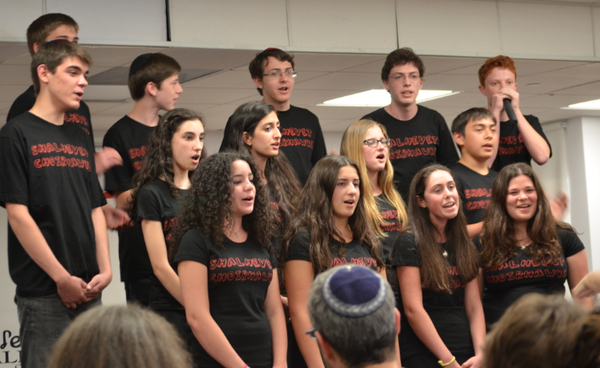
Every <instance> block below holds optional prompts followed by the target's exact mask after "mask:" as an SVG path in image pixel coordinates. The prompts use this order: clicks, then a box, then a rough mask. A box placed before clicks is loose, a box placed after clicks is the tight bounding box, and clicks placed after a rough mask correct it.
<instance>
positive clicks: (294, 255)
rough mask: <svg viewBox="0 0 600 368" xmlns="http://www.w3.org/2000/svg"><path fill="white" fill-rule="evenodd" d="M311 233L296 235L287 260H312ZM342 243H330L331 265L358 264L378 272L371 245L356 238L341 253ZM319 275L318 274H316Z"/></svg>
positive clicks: (303, 232)
mask: <svg viewBox="0 0 600 368" xmlns="http://www.w3.org/2000/svg"><path fill="white" fill-rule="evenodd" d="M309 246H310V235H309V234H308V232H307V231H302V232H299V233H298V234H296V236H295V237H294V238H293V239H292V241H291V242H290V246H289V248H288V254H287V255H286V257H287V258H286V260H287V261H306V262H311V259H310V252H309ZM341 246H342V243H340V242H339V241H332V242H331V244H329V251H330V253H331V258H332V261H333V262H332V265H331V267H335V266H340V265H348V264H358V265H361V266H365V267H369V268H370V269H372V270H373V271H375V272H378V269H377V261H376V260H375V258H373V257H372V256H371V251H370V250H369V246H368V245H367V244H364V243H362V242H360V241H358V240H356V239H354V240H352V241H351V242H349V243H346V247H345V248H344V251H343V253H342V254H341V255H340V254H339V253H340V247H341ZM315 277H317V275H315Z"/></svg>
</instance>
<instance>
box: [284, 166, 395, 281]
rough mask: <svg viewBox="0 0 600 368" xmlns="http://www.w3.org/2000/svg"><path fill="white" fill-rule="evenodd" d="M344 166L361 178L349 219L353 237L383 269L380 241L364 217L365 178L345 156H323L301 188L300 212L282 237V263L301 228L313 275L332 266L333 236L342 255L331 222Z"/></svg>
mask: <svg viewBox="0 0 600 368" xmlns="http://www.w3.org/2000/svg"><path fill="white" fill-rule="evenodd" d="M344 166H352V167H354V168H355V169H356V172H357V173H358V176H359V179H360V183H359V193H360V195H359V197H358V203H357V205H356V209H355V211H354V214H352V216H350V218H349V219H348V224H349V225H350V229H352V237H353V238H354V239H356V240H359V241H360V242H363V243H365V244H367V245H368V246H369V248H370V249H371V256H372V257H373V259H375V260H376V261H377V266H378V268H380V269H383V267H384V265H383V261H382V260H381V256H380V255H379V248H380V247H381V244H380V242H379V239H378V238H377V236H376V235H375V234H376V233H375V229H373V225H372V223H371V221H369V219H368V218H367V213H366V209H365V204H364V199H363V195H362V193H363V190H364V180H363V178H362V177H361V176H360V171H359V169H358V166H357V165H356V163H355V162H354V161H352V160H351V159H349V158H348V157H346V156H325V157H323V158H322V159H321V160H319V161H318V162H317V164H316V165H315V166H314V167H313V169H312V171H311V172H310V176H309V177H308V181H307V182H306V186H305V187H304V189H303V190H302V199H301V202H300V211H299V214H298V215H297V216H296V218H294V219H293V221H292V224H291V226H290V229H289V230H288V231H287V232H286V234H285V235H284V237H283V241H282V250H281V262H282V263H284V262H285V260H286V257H287V254H288V251H289V247H290V242H291V241H292V239H293V238H294V237H295V236H296V235H297V234H298V233H300V232H302V231H307V232H308V234H309V238H310V245H309V253H310V259H311V262H312V265H313V268H314V272H315V274H317V273H320V272H322V271H325V270H326V269H328V268H330V267H331V266H332V261H333V260H332V257H331V251H330V248H329V246H330V244H331V243H332V242H334V241H337V240H336V239H338V240H340V241H341V243H342V246H341V247H340V250H339V255H340V256H342V255H343V253H344V250H345V249H346V242H345V241H344V240H343V239H344V237H343V236H342V235H341V234H340V232H339V231H338V230H337V229H336V227H335V224H334V222H333V205H332V197H333V192H334V190H335V185H336V182H337V178H338V174H339V171H340V169H341V168H342V167H344Z"/></svg>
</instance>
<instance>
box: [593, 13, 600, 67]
mask: <svg viewBox="0 0 600 368" xmlns="http://www.w3.org/2000/svg"><path fill="white" fill-rule="evenodd" d="M592 22H593V26H594V43H595V44H594V56H596V57H599V56H600V8H592Z"/></svg>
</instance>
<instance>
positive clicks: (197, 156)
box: [192, 155, 200, 163]
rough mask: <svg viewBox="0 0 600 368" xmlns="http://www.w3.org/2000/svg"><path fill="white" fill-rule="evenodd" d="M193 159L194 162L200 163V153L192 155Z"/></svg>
mask: <svg viewBox="0 0 600 368" xmlns="http://www.w3.org/2000/svg"><path fill="white" fill-rule="evenodd" d="M192 161H193V162H194V163H198V162H200V155H194V156H192Z"/></svg>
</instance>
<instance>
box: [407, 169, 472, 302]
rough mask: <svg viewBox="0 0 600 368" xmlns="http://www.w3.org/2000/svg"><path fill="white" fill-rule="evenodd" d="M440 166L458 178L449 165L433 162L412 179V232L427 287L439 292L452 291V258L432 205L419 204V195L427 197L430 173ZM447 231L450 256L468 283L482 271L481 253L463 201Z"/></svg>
mask: <svg viewBox="0 0 600 368" xmlns="http://www.w3.org/2000/svg"><path fill="white" fill-rule="evenodd" d="M440 170H441V171H445V172H447V173H448V174H450V176H452V178H454V176H453V175H452V172H451V171H450V170H449V169H448V168H447V167H446V166H443V165H440V164H431V165H429V166H426V167H424V168H422V169H421V170H419V172H417V174H416V175H415V176H414V178H413V180H412V182H411V183H410V192H409V197H408V219H409V229H408V232H410V233H412V234H413V235H414V237H415V241H416V244H417V254H418V255H419V260H420V261H421V268H420V271H421V284H422V286H423V288H427V289H432V290H434V291H438V292H452V289H451V287H450V276H449V275H448V266H449V265H448V261H447V260H446V259H445V258H444V256H443V254H442V250H441V247H440V244H439V243H438V242H437V239H436V236H435V234H436V232H437V230H436V228H435V226H434V225H433V223H432V222H431V218H430V217H429V209H428V208H423V207H421V206H419V204H418V198H421V199H424V198H425V195H424V193H425V188H426V186H427V182H428V181H429V177H430V176H431V174H433V173H434V172H436V171H440ZM458 200H459V201H460V196H458ZM445 235H446V239H447V240H446V251H447V252H448V258H449V259H450V260H451V261H453V262H454V263H455V264H456V268H457V270H458V274H459V275H460V281H461V282H462V284H463V285H466V284H467V283H468V282H469V281H471V280H473V279H474V278H475V277H476V276H477V274H478V273H479V255H478V253H477V249H476V248H475V246H474V245H473V243H472V242H471V240H470V239H469V234H468V233H467V220H466V219H465V215H464V214H463V212H462V203H461V204H460V210H459V211H458V215H457V216H456V217H455V218H453V219H450V220H448V223H447V224H446V229H445Z"/></svg>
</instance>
